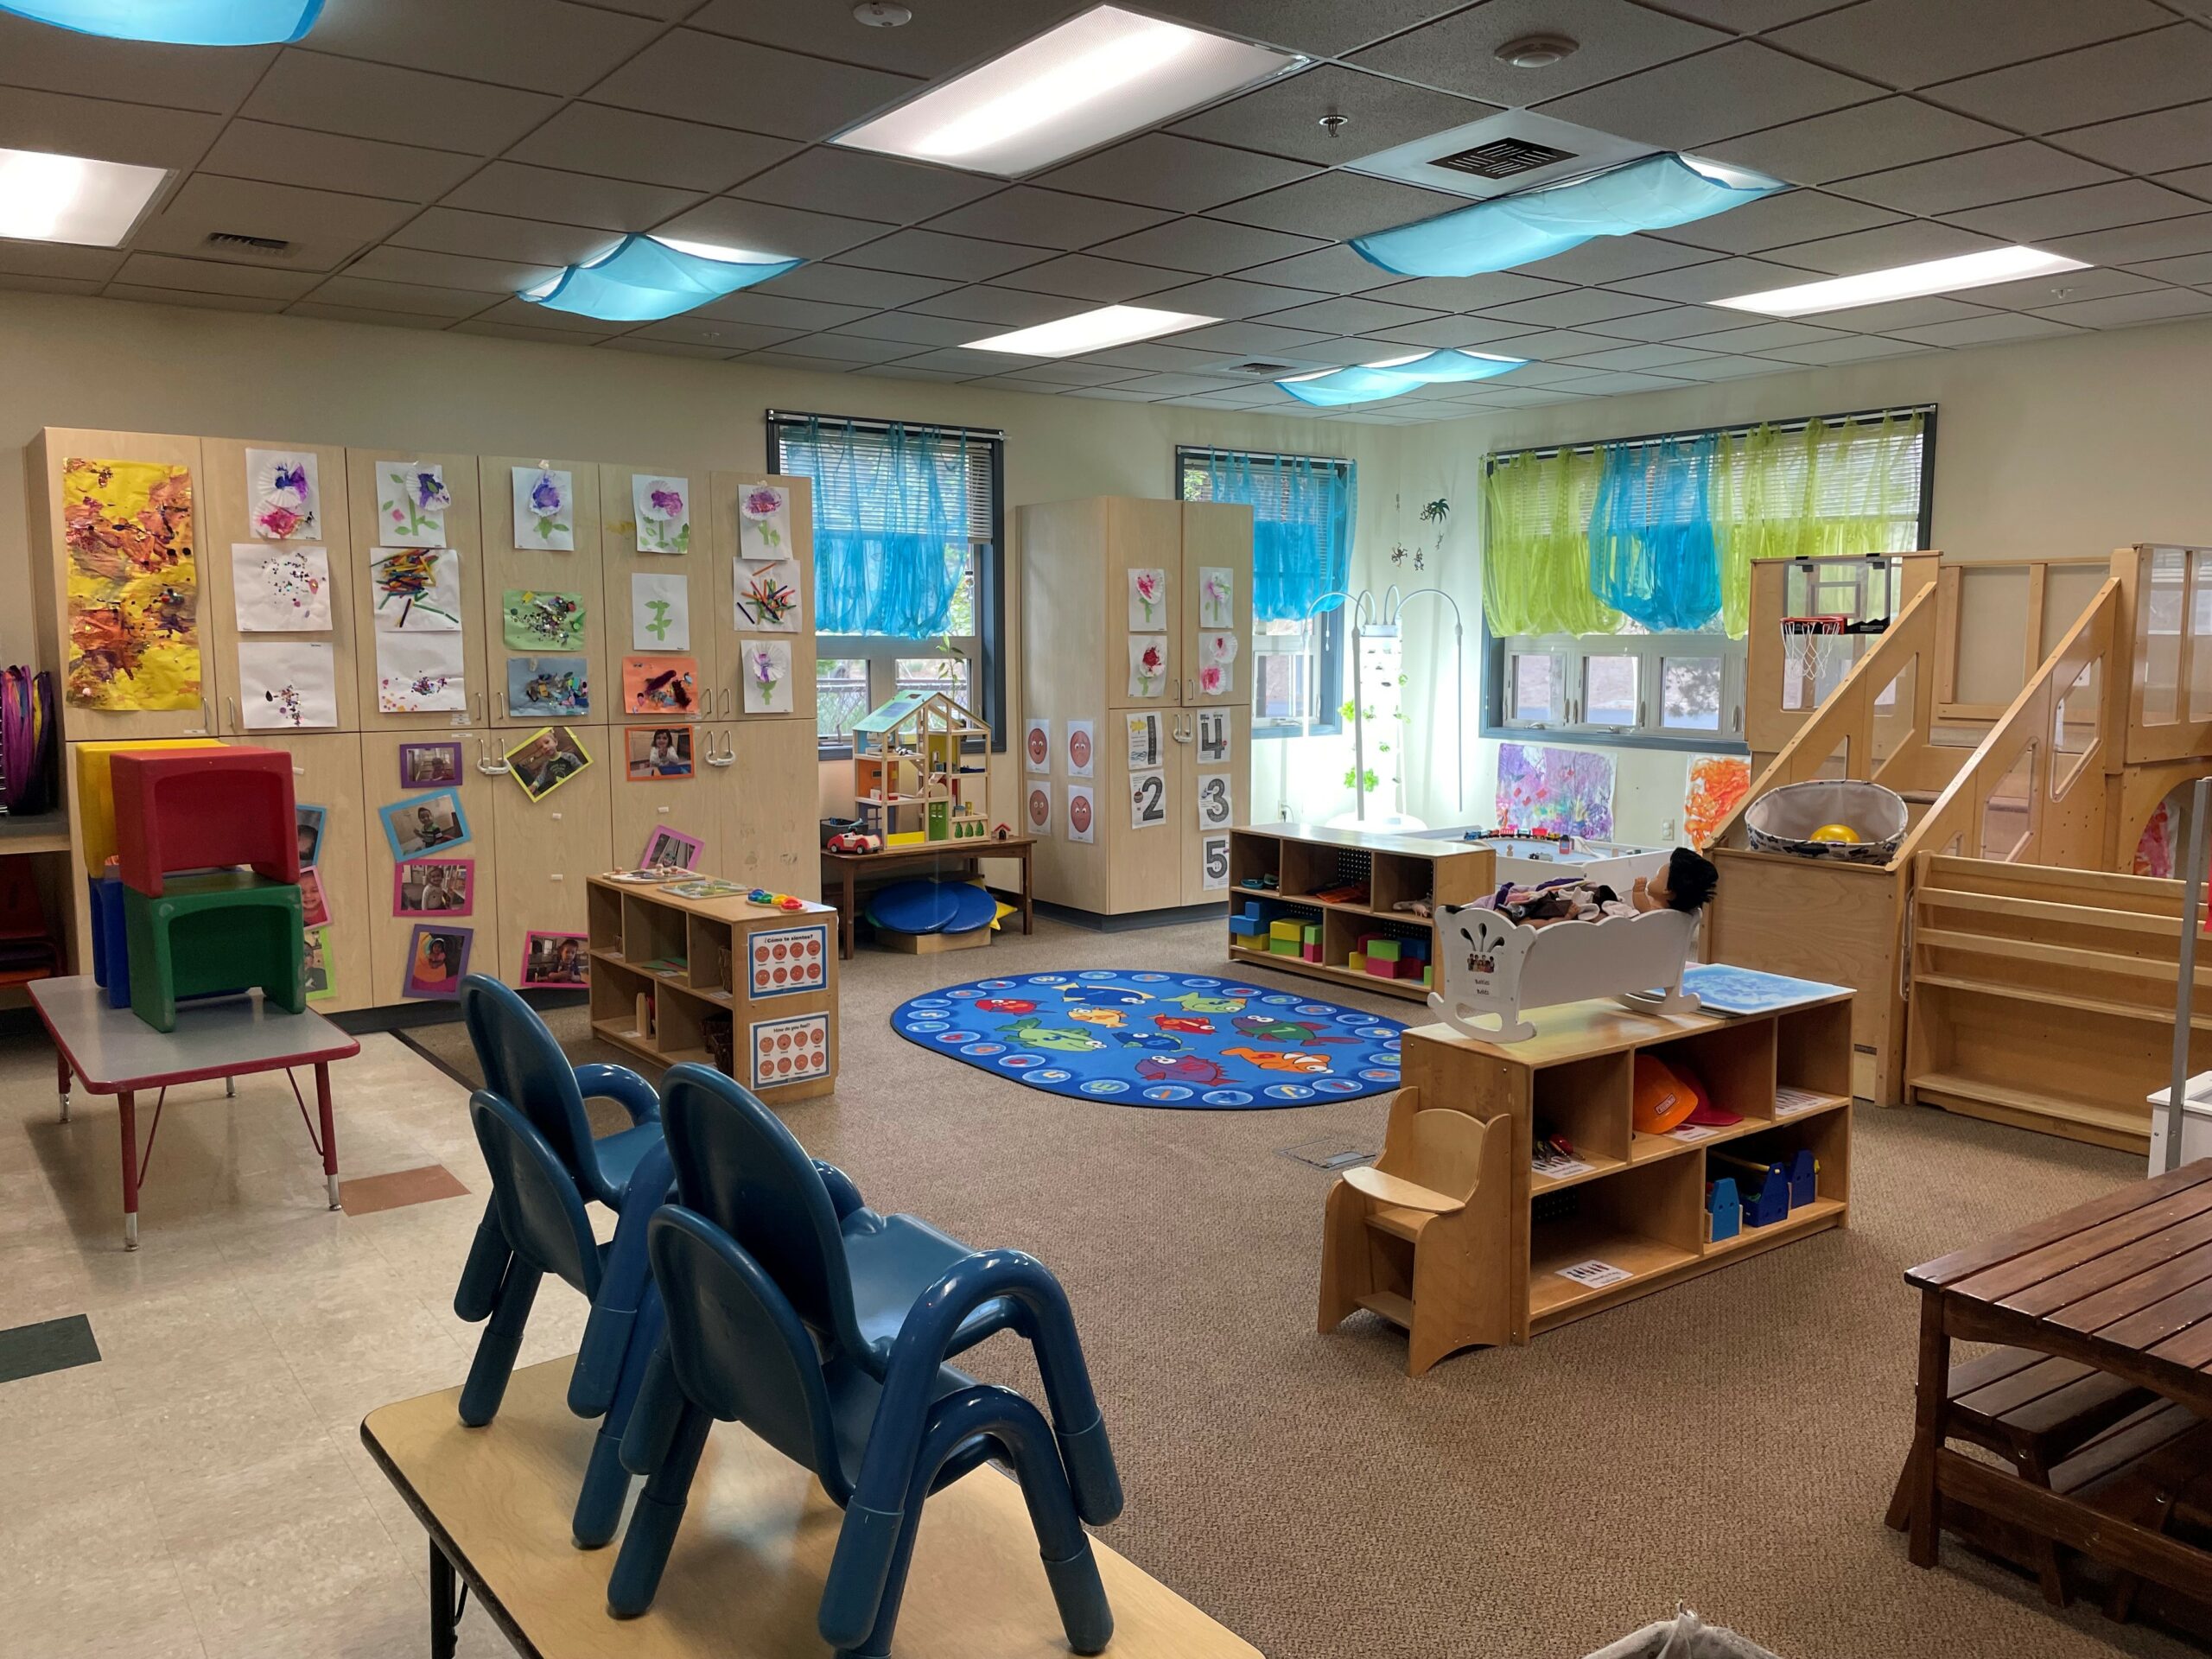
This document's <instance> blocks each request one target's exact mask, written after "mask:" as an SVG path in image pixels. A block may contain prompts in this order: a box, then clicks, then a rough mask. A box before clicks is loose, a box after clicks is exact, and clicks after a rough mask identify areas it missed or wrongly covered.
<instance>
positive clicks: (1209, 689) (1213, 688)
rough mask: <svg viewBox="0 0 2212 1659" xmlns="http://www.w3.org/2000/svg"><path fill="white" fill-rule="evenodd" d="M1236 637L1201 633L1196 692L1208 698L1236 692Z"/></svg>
mask: <svg viewBox="0 0 2212 1659" xmlns="http://www.w3.org/2000/svg"><path fill="white" fill-rule="evenodd" d="M1235 664H1236V635H1235V634H1233V633H1202V634H1200V635H1199V636H1198V690H1200V691H1202V692H1204V693H1205V695H1206V696H1209V697H1226V696H1231V695H1232V694H1234V692H1235V691H1236V667H1235Z"/></svg>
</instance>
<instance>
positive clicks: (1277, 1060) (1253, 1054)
mask: <svg viewBox="0 0 2212 1659" xmlns="http://www.w3.org/2000/svg"><path fill="white" fill-rule="evenodd" d="M1221 1052H1222V1053H1223V1055H1224V1057H1226V1058H1233V1059H1239V1060H1249V1061H1250V1062H1251V1063H1252V1064H1253V1065H1256V1066H1258V1067H1259V1068H1260V1070H1261V1071H1327V1070H1328V1069H1329V1057H1328V1056H1327V1055H1325V1054H1299V1053H1285V1052H1282V1051H1281V1050H1280V1049H1272V1048H1224V1049H1223V1050H1222V1051H1221Z"/></svg>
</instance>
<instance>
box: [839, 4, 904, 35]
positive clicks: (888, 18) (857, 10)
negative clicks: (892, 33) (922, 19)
mask: <svg viewBox="0 0 2212 1659" xmlns="http://www.w3.org/2000/svg"><path fill="white" fill-rule="evenodd" d="M853 17H854V20H855V22H862V23H866V24H867V25H868V27H869V28H870V29H903V28H905V27H906V25H907V24H908V23H911V22H913V21H914V14H913V13H912V12H911V11H909V10H906V7H904V6H897V5H892V4H890V3H888V0H867V3H866V4H863V5H858V6H855V7H854V8H853Z"/></svg>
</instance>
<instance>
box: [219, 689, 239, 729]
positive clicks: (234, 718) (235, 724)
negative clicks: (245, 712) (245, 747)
mask: <svg viewBox="0 0 2212 1659" xmlns="http://www.w3.org/2000/svg"><path fill="white" fill-rule="evenodd" d="M223 702H224V704H225V705H226V707H227V708H228V709H230V711H231V729H232V731H234V732H235V731H238V730H239V729H241V728H242V727H243V724H244V722H243V721H240V720H239V718H238V700H237V699H236V698H235V697H225V698H224V699H223Z"/></svg>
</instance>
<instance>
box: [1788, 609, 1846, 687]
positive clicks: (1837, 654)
mask: <svg viewBox="0 0 2212 1659" xmlns="http://www.w3.org/2000/svg"><path fill="white" fill-rule="evenodd" d="M1850 623H1851V619H1850V618H1849V617H1847V616H1845V615H1842V614H1840V613H1831V614H1828V615H1823V616H1785V617H1783V619H1782V706H1783V708H1784V709H1817V708H1819V707H1820V705H1821V703H1822V702H1825V701H1826V700H1827V695H1828V693H1829V692H1831V691H1833V690H1835V689H1836V687H1837V686H1839V685H1840V684H1841V683H1843V677H1844V676H1845V675H1846V674H1848V673H1849V672H1850V671H1851V664H1852V663H1853V660H1854V659H1855V658H1856V652H1853V649H1852V644H1853V642H1852V639H1851V636H1850V635H1849V634H1848V633H1847V632H1845V630H1846V629H1847V627H1848V626H1850Z"/></svg>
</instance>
